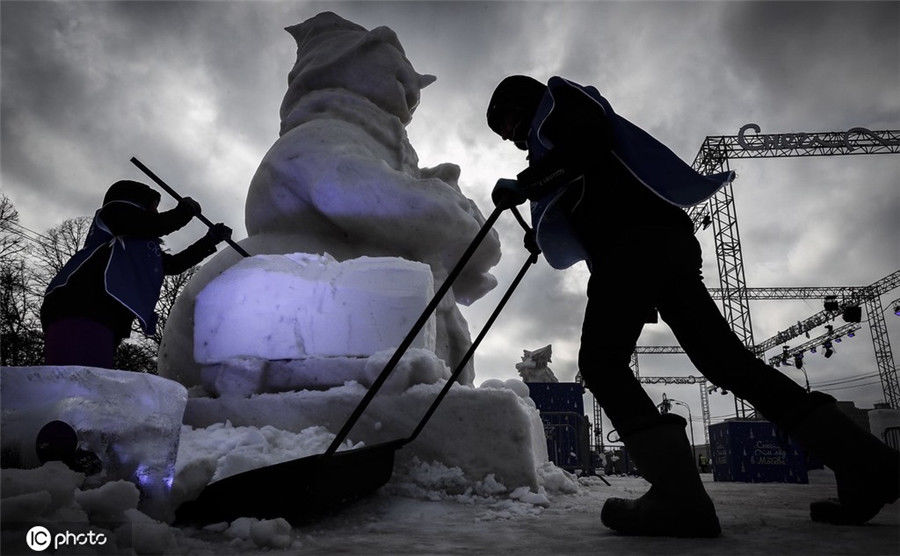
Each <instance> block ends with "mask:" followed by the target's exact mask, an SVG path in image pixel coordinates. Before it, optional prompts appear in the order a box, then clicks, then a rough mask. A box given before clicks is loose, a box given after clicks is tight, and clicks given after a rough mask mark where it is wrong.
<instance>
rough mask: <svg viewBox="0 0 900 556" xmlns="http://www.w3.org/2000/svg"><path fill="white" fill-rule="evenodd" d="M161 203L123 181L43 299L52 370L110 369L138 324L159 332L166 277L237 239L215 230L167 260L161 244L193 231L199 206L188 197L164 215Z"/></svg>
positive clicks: (141, 186)
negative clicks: (156, 310)
mask: <svg viewBox="0 0 900 556" xmlns="http://www.w3.org/2000/svg"><path fill="white" fill-rule="evenodd" d="M159 201H160V195H159V193H157V192H156V191H154V190H153V189H152V188H150V187H149V186H148V185H146V184H143V183H140V182H136V181H130V180H122V181H118V182H116V183H114V184H113V185H112V186H111V187H110V188H109V190H108V191H107V192H106V195H105V197H104V199H103V206H101V207H100V209H99V210H97V212H96V213H95V214H94V220H93V222H92V223H91V227H90V230H89V231H88V235H87V238H86V239H85V244H84V247H82V248H81V249H80V250H79V251H78V252H77V253H75V255H73V256H72V258H71V259H69V261H68V262H67V263H66V264H65V265H64V266H63V268H62V270H60V272H59V273H58V274H57V275H56V276H55V277H54V278H53V280H52V281H51V282H50V285H49V286H48V287H47V291H46V293H45V295H44V302H43V304H42V305H41V324H42V326H43V329H44V358H45V363H46V364H47V365H87V366H93V367H104V368H112V367H113V356H114V354H115V351H116V348H117V347H118V345H119V343H120V342H121V341H122V340H123V339H125V338H128V337H129V336H130V334H131V325H132V323H133V322H134V319H135V318H137V319H138V321H139V322H140V325H141V329H142V330H143V331H144V333H145V334H148V335H150V334H153V333H154V332H155V330H156V320H157V316H156V314H155V313H154V308H155V307H156V302H157V300H158V299H159V293H160V288H161V286H162V282H163V278H164V276H165V275H170V274H181V273H182V272H184V271H185V270H187V269H189V268H190V267H192V266H194V265H196V264H198V263H199V262H201V261H202V260H203V259H205V258H206V257H208V256H209V255H212V254H213V253H215V252H216V245H218V244H219V243H220V242H222V241H225V240H226V239H228V238H229V237H230V236H231V230H230V229H229V228H228V227H227V226H225V225H224V224H221V223H220V224H216V225H214V226H213V227H211V228H210V230H209V232H207V234H206V235H205V236H204V237H202V238H201V239H199V240H198V241H197V242H195V243H194V244H192V245H190V246H189V247H187V248H186V249H185V250H184V251H181V252H180V253H176V254H174V255H173V254H169V253H166V252H164V251H163V250H162V247H161V246H162V240H161V239H160V237H161V236H164V235H167V234H170V233H172V232H174V231H175V230H178V229H180V228H183V227H184V226H185V225H187V223H188V222H190V220H191V218H193V217H194V216H196V215H198V214H199V213H200V205H199V204H198V203H197V202H196V201H194V200H193V199H191V198H190V197H185V198H183V199H181V200H180V201H179V202H178V205H177V206H176V207H175V208H173V209H172V210H168V211H165V212H162V213H161V212H158V211H157V207H158V206H159Z"/></svg>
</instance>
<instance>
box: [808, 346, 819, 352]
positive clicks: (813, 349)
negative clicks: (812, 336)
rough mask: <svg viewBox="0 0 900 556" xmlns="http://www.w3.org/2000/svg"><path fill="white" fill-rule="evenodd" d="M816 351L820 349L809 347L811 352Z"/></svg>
mask: <svg viewBox="0 0 900 556" xmlns="http://www.w3.org/2000/svg"><path fill="white" fill-rule="evenodd" d="M816 351H818V350H817V349H816V348H814V347H811V348H809V352H810V353H815V352H816Z"/></svg>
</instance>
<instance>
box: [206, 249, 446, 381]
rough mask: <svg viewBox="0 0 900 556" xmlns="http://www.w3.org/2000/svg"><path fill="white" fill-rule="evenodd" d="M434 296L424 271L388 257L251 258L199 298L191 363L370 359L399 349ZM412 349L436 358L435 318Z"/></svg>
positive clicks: (424, 267)
mask: <svg viewBox="0 0 900 556" xmlns="http://www.w3.org/2000/svg"><path fill="white" fill-rule="evenodd" d="M433 293H434V290H433V285H432V278H431V271H430V270H429V268H428V266H427V265H424V264H422V263H417V262H412V261H406V260H403V259H399V258H394V257H375V258H373V257H360V258H357V259H352V260H349V261H344V262H342V263H339V262H337V261H335V260H334V259H333V258H331V257H328V256H316V255H306V254H302V253H295V254H291V255H258V256H256V257H250V258H247V259H244V260H243V261H241V262H239V263H238V264H236V265H235V266H233V267H231V268H230V269H228V270H227V271H225V272H224V273H222V274H221V275H220V276H218V277H217V278H216V279H214V280H213V281H211V282H210V283H209V284H207V286H206V287H205V288H204V289H203V291H201V292H200V293H199V294H198V295H197V300H196V305H195V307H194V357H195V359H196V360H197V361H198V362H200V363H206V364H210V363H220V362H222V361H226V360H228V359H230V358H234V357H247V356H250V357H258V358H262V359H302V358H304V357H307V356H324V357H329V356H330V357H335V356H357V357H363V356H369V355H372V354H373V353H376V352H378V351H381V350H384V349H388V348H391V347H394V346H397V345H399V344H400V342H401V341H402V339H403V337H404V336H405V335H406V333H407V332H408V331H409V329H410V328H411V327H412V325H413V323H415V321H416V320H417V319H418V318H419V316H420V315H421V314H422V311H423V310H424V309H425V306H426V305H427V304H428V302H429V301H430V300H431V297H432V296H433ZM413 347H421V348H425V349H430V350H431V351H434V348H435V324H434V320H433V319H431V320H429V322H428V323H427V324H426V326H425V328H424V329H423V330H422V332H421V333H420V334H419V336H417V338H416V340H415V341H414V342H413Z"/></svg>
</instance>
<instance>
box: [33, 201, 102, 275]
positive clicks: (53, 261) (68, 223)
mask: <svg viewBox="0 0 900 556" xmlns="http://www.w3.org/2000/svg"><path fill="white" fill-rule="evenodd" d="M91 221H92V218H91V217H90V216H77V217H75V218H69V219H68V220H65V221H63V223H62V224H60V225H59V226H56V227H55V228H50V229H49V230H47V232H46V233H45V234H44V236H45V237H46V239H45V240H44V241H43V242H41V243H39V244H37V245H36V246H35V248H34V257H35V260H36V261H37V270H38V273H37V274H36V275H35V279H36V281H37V282H38V283H39V284H40V285H41V286H42V287H44V288H46V287H47V285H48V284H49V283H50V281H51V280H53V277H54V276H56V274H57V273H58V272H59V271H60V270H62V267H63V266H64V265H65V264H66V263H67V262H68V261H69V259H70V258H72V255H74V254H75V253H76V252H78V250H79V249H81V248H82V247H83V246H84V240H85V239H86V238H87V235H88V231H89V230H90V229H91Z"/></svg>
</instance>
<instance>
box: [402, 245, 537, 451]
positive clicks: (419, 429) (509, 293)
mask: <svg viewBox="0 0 900 556" xmlns="http://www.w3.org/2000/svg"><path fill="white" fill-rule="evenodd" d="M537 260H538V253H531V254H530V255H529V256H528V260H526V261H525V264H524V265H522V268H521V269H519V273H518V274H516V277H515V279H514V280H513V281H512V283H511V284H510V285H509V288H507V289H506V293H504V294H503V297H502V298H501V299H500V302H499V303H497V306H496V307H495V308H494V312H493V313H491V316H490V318H488V320H487V322H486V323H485V324H484V326H483V327H482V328H481V332H479V333H478V337H476V338H475V341H474V342H472V345H471V346H469V349H468V350H467V351H466V353H465V355H463V357H462V359H461V360H460V362H459V364H458V365H457V366H456V369H454V371H453V374H451V375H450V378H448V379H447V383H446V384H444V388H443V389H441V393H440V394H438V396H437V398H435V399H434V401H433V402H432V403H431V407H429V408H428V411H426V412H425V416H424V417H422V420H421V421H419V424H418V425H417V426H416V430H414V431H413V433H412V434H411V435H410V436H409V438H407V439H406V440H405V441H404V442H403V443H404V444H408V443H410V442H412V441H413V440H415V439H416V437H417V436H419V433H420V432H422V429H423V428H425V424H426V423H428V420H429V419H431V416H432V415H433V414H434V412H435V410H437V408H438V406H439V405H440V404H441V401H443V399H444V397H445V396H446V395H447V393H448V392H450V388H452V387H453V384H454V383H455V382H456V379H457V378H459V375H460V373H462V372H463V369H465V367H466V365H467V364H468V363H469V359H471V358H472V356H473V355H474V354H475V350H476V349H478V346H479V344H481V340H483V339H484V337H485V335H487V333H488V330H490V328H491V325H493V324H494V321H495V320H497V317H498V316H500V312H501V311H502V310H503V307H504V306H505V305H506V302H507V301H509V298H510V297H512V294H513V292H514V291H515V290H516V287H518V285H519V282H521V281H522V278H524V277H525V273H526V272H528V269H529V268H531V265H533V264H534V263H536V262H537Z"/></svg>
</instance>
